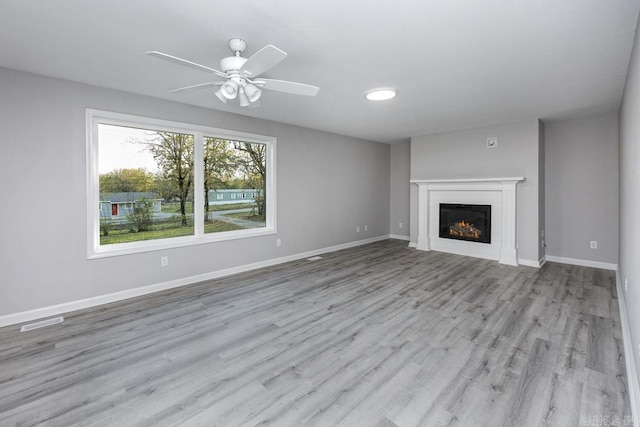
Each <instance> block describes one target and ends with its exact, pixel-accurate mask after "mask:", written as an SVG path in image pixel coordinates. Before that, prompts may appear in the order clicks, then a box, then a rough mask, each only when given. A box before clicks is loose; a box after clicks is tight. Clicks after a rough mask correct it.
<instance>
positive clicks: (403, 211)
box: [389, 141, 411, 238]
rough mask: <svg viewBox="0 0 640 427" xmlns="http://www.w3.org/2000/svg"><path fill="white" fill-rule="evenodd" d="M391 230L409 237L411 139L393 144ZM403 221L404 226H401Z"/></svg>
mask: <svg viewBox="0 0 640 427" xmlns="http://www.w3.org/2000/svg"><path fill="white" fill-rule="evenodd" d="M390 155H391V160H390V165H391V176H390V178H391V179H390V187H391V194H390V196H389V197H390V201H391V206H390V211H389V215H390V218H391V219H390V221H391V223H390V226H389V227H390V230H391V234H392V235H396V236H403V237H406V238H409V227H410V225H409V189H410V184H409V179H410V177H411V141H404V142H398V143H395V144H393V145H391V153H390ZM400 223H402V228H400V225H399V224H400Z"/></svg>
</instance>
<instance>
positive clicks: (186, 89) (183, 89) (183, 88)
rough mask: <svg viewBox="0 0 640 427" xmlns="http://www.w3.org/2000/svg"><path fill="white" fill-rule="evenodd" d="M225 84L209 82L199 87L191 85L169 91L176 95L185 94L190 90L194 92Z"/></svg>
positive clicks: (198, 85)
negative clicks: (178, 93)
mask: <svg viewBox="0 0 640 427" xmlns="http://www.w3.org/2000/svg"><path fill="white" fill-rule="evenodd" d="M223 84H224V82H208V83H200V84H197V85H191V86H185V87H179V88H178V89H171V90H170V91H169V93H174V92H183V91H188V90H194V89H203V88H205V87H209V86H222V85H223Z"/></svg>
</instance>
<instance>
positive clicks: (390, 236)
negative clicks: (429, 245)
mask: <svg viewBox="0 0 640 427" xmlns="http://www.w3.org/2000/svg"><path fill="white" fill-rule="evenodd" d="M389 238H390V239H397V240H405V241H407V242H408V241H409V240H411V238H410V237H409V236H403V235H401V234H389Z"/></svg>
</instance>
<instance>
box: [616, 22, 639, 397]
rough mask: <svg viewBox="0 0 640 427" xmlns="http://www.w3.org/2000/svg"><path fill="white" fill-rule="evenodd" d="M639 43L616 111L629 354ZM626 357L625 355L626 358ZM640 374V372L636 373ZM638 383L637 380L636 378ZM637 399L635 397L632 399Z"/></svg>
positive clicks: (633, 321) (635, 293) (635, 248)
mask: <svg viewBox="0 0 640 427" xmlns="http://www.w3.org/2000/svg"><path fill="white" fill-rule="evenodd" d="M639 117H640V39H639V38H638V34H637V32H636V40H635V44H634V45H633V51H632V54H631V60H630V62H629V70H628V72H627V82H626V85H625V89H624V95H623V97H622V106H621V108H620V123H619V126H620V127H619V129H620V252H619V254H620V255H619V256H620V260H619V269H620V280H622V283H624V281H625V279H626V280H628V285H629V290H628V292H627V293H626V294H625V295H624V299H625V302H626V311H627V315H628V318H629V329H630V333H631V342H632V345H631V349H632V350H631V351H632V352H633V357H634V358H635V366H636V367H637V368H640V357H639V356H638V353H636V349H637V348H638V345H640V310H638V307H640V238H638V236H640V220H639V217H640V120H638V118H639ZM627 356H629V355H627ZM638 374H640V372H638ZM638 381H639V382H640V378H638ZM636 397H637V396H636Z"/></svg>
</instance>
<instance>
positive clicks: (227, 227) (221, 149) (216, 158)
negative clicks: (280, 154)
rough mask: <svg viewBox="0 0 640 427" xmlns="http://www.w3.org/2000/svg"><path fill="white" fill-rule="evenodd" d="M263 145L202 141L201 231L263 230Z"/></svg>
mask: <svg viewBox="0 0 640 427" xmlns="http://www.w3.org/2000/svg"><path fill="white" fill-rule="evenodd" d="M266 153H267V147H266V144H263V143H256V142H244V141H232V140H228V139H220V138H215V137H205V138H204V194H205V200H204V212H205V215H204V231H205V233H217V232H221V231H232V230H242V229H250V228H262V227H266V176H267V175H266V174H267V158H266Z"/></svg>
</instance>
